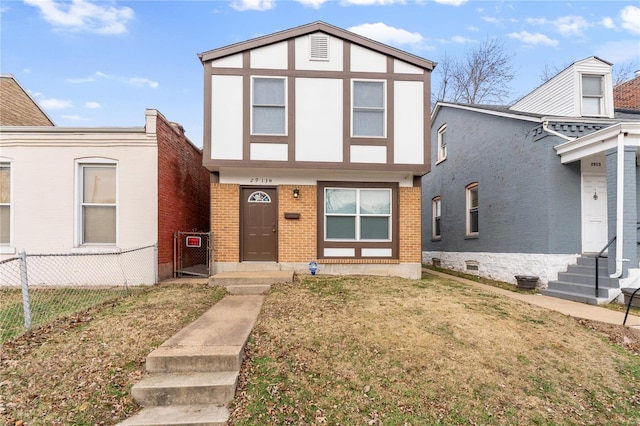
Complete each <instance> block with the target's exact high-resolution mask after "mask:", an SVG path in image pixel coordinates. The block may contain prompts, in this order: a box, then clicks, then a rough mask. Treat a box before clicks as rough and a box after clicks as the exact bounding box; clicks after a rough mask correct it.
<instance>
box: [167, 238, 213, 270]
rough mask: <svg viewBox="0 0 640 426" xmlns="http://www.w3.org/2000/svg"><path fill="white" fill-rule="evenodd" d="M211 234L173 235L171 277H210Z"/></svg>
mask: <svg viewBox="0 0 640 426" xmlns="http://www.w3.org/2000/svg"><path fill="white" fill-rule="evenodd" d="M211 247H212V244H211V233H210V232H186V231H178V232H175V233H174V234H173V276H174V278H180V277H209V276H210V275H211V263H212V262H211V260H212V259H211V258H212V256H211Z"/></svg>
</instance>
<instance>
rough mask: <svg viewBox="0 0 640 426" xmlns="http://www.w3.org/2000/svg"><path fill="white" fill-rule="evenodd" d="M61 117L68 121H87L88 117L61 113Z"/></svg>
mask: <svg viewBox="0 0 640 426" xmlns="http://www.w3.org/2000/svg"><path fill="white" fill-rule="evenodd" d="M62 118H64V119H65V120H69V121H89V119H88V118H85V117H81V116H79V115H63V116H62Z"/></svg>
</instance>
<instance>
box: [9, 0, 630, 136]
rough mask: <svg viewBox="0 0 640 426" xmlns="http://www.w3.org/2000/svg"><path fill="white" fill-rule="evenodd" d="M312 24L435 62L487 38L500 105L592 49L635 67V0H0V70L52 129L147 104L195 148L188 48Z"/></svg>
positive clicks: (123, 119)
mask: <svg viewBox="0 0 640 426" xmlns="http://www.w3.org/2000/svg"><path fill="white" fill-rule="evenodd" d="M318 20H321V21H325V22H327V23H329V24H332V25H335V26H338V27H341V28H344V29H348V30H350V31H353V32H356V33H359V34H361V35H364V36H366V37H369V38H372V39H375V40H378V41H381V42H383V43H387V44H390V45H392V46H394V47H397V48H399V49H402V50H405V51H407V52H410V53H413V54H415V55H418V56H421V57H423V58H426V59H429V60H431V61H435V62H439V61H440V60H441V58H442V57H443V56H444V55H445V53H446V54H447V55H448V56H450V57H455V58H462V57H464V55H465V53H466V52H468V51H469V50H470V49H473V48H474V47H476V46H478V44H479V43H481V42H482V41H484V40H485V39H486V38H487V37H497V38H499V39H500V40H501V41H503V42H504V46H505V48H506V50H507V52H508V54H510V55H512V56H513V59H512V64H513V70H514V72H515V78H514V80H513V81H512V82H511V83H510V86H509V88H510V89H511V93H512V96H511V99H510V101H512V100H515V99H517V98H518V97H520V96H522V95H524V94H526V93H528V92H529V91H531V90H533V89H534V88H535V87H537V86H538V85H539V84H540V83H541V82H542V80H541V78H542V75H543V73H544V70H545V66H546V67H547V68H549V69H552V70H560V69H562V68H564V67H565V66H567V65H569V64H570V63H572V62H574V61H577V60H579V59H583V58H586V57H588V56H592V55H595V56H598V57H601V58H602V59H605V60H607V61H609V62H612V63H613V64H614V69H615V68H616V67H618V68H620V69H624V68H626V69H628V70H630V71H633V70H637V69H640V1H638V0H635V1H616V0H613V1H612V0H609V1H473V0H422V1H410V0H405V1H402V0H287V1H279V0H230V1H222V0H220V1H211V0H200V1H188V0H186V1H152V0H146V1H145V0H138V1H115V0H114V1H90V0H74V1H59V0H25V1H17V0H13V1H11V0H9V1H7V0H3V1H2V2H1V3H0V72H1V73H3V74H13V75H14V76H15V77H16V78H17V79H18V81H19V82H20V83H21V84H22V86H23V87H24V88H25V89H26V90H27V91H29V93H30V94H31V96H33V97H34V99H36V100H37V101H38V102H39V104H40V105H41V106H42V107H43V108H44V110H45V111H46V112H47V114H48V115H49V116H50V117H51V118H52V119H53V121H54V122H55V123H56V125H58V126H72V127H77V126H79V127H102V126H117V127H128V126H143V125H144V110H145V108H155V109H158V110H159V111H160V112H161V113H162V114H164V115H165V116H166V117H167V118H168V119H169V120H171V121H175V122H178V123H180V124H182V125H183V126H184V128H185V130H186V132H187V136H188V137H189V138H190V139H191V140H192V141H193V142H194V143H195V144H196V145H198V146H201V144H202V127H203V126H202V121H203V117H202V115H203V112H202V110H203V105H202V103H203V70H202V65H201V63H200V60H199V59H198V57H197V54H198V53H201V52H205V51H208V50H211V49H215V48H218V47H223V46H226V45H229V44H233V43H237V42H240V41H244V40H248V39H251V38H254V37H258V36H261V35H266V34H270V33H273V32H276V31H280V30H284V29H288V28H292V27H296V26H299V25H303V24H306V23H310V22H314V21H318ZM437 71H438V69H437V67H436V71H435V73H436V74H435V75H434V81H435V80H436V78H437ZM631 76H632V74H630V75H629V77H631ZM434 89H435V88H434Z"/></svg>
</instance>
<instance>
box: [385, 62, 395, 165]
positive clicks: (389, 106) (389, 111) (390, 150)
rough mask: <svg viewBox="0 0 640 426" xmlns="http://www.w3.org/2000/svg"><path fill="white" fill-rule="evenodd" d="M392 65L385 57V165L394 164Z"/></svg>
mask: <svg viewBox="0 0 640 426" xmlns="http://www.w3.org/2000/svg"><path fill="white" fill-rule="evenodd" d="M393 70H394V63H393V58H392V57H390V56H387V72H388V73H389V74H390V75H388V76H387V79H386V86H387V96H386V97H387V103H386V105H385V109H386V111H385V112H386V117H387V124H386V129H385V130H386V131H385V134H386V136H387V163H391V164H393V163H395V152H394V141H395V135H394V129H395V125H394V123H395V83H394V82H395V79H394V78H392V77H391V76H392V75H393Z"/></svg>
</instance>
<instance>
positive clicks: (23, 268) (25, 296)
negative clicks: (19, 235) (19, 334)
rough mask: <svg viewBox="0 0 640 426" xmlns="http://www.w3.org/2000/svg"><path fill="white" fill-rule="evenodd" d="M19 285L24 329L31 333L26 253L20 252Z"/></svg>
mask: <svg viewBox="0 0 640 426" xmlns="http://www.w3.org/2000/svg"><path fill="white" fill-rule="evenodd" d="M18 257H19V258H20V283H21V287H22V309H23V311H24V328H25V329H26V330H27V331H31V304H30V303H29V279H28V278H27V253H26V252H25V251H24V250H20V253H18Z"/></svg>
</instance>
